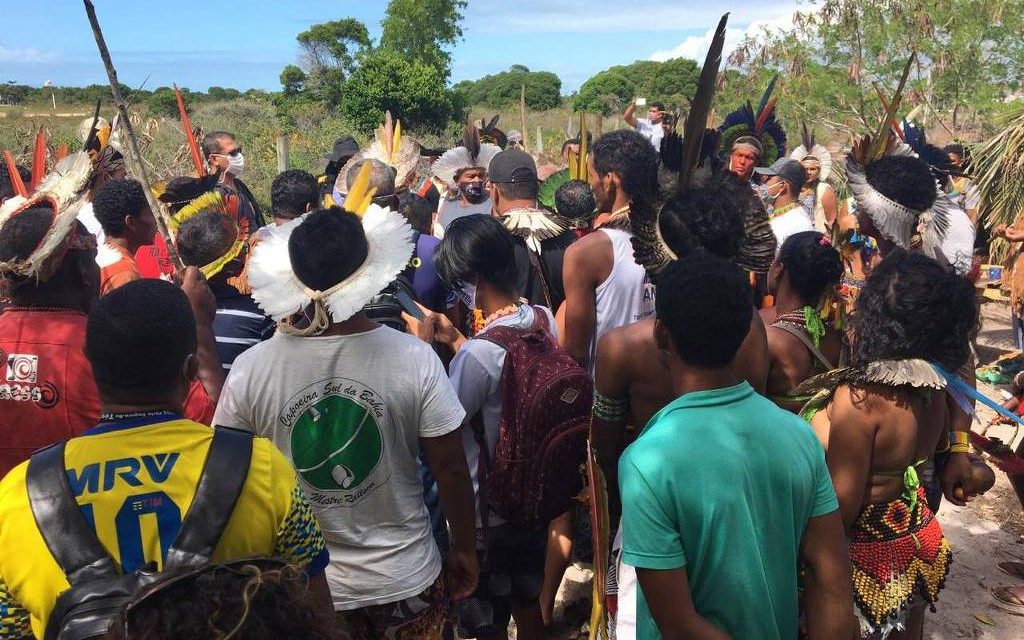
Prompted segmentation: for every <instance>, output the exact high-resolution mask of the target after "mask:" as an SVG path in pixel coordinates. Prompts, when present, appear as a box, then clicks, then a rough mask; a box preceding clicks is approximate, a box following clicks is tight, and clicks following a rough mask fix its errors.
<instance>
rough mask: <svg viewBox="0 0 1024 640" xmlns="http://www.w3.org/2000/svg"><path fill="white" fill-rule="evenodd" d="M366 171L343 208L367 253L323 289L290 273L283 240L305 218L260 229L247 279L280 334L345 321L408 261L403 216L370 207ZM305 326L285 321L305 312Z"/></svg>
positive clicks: (310, 331) (408, 230) (408, 234)
mask: <svg viewBox="0 0 1024 640" xmlns="http://www.w3.org/2000/svg"><path fill="white" fill-rule="evenodd" d="M370 173H371V167H370V165H369V164H364V165H363V166H362V167H361V168H360V170H359V176H358V178H357V179H356V181H355V182H354V183H353V184H352V188H351V189H349V192H348V195H347V197H346V199H345V204H344V209H345V211H348V212H349V213H352V214H355V215H357V216H359V217H360V218H361V219H362V222H363V231H364V232H365V233H366V244H367V253H366V260H365V261H364V262H363V264H362V266H360V267H359V268H358V269H356V270H355V271H354V272H353V273H352V274H351V275H349V276H348V277H347V278H345V279H344V280H342V281H341V282H339V283H337V284H335V285H334V286H332V287H330V288H328V289H326V290H324V291H314V290H312V289H310V288H308V287H307V286H306V285H304V284H303V283H302V282H301V281H300V280H299V279H298V278H297V277H296V275H295V272H294V271H293V269H292V265H291V258H290V256H289V254H288V240H289V238H291V234H292V232H293V231H294V230H295V229H296V228H297V227H298V226H299V225H301V224H302V222H303V221H304V220H305V219H306V217H307V216H308V215H310V214H305V215H303V216H301V217H299V218H296V219H295V220H292V221H290V222H288V223H286V224H283V225H276V226H270V227H264V229H265V231H264V235H263V236H262V239H261V240H260V242H259V243H257V244H256V246H255V248H254V249H253V253H252V255H251V256H250V258H249V271H248V278H249V284H250V286H251V287H252V297H253V299H254V300H255V301H256V303H257V304H258V305H259V306H260V308H261V309H263V311H264V312H266V313H267V315H269V316H270V317H272V318H274V319H275V320H277V321H278V322H280V323H281V324H280V328H281V330H282V331H284V332H285V333H288V334H291V335H299V336H310V335H318V334H321V333H323V332H324V330H326V329H327V327H329V326H330V324H331V321H332V320H333V321H334V322H344V321H345V320H348V319H349V318H351V317H352V316H353V315H355V314H356V313H358V312H359V310H360V309H362V308H363V307H364V306H366V304H367V303H368V302H369V301H370V300H371V299H372V298H373V296H375V295H377V294H378V293H380V292H381V290H383V289H384V288H385V287H386V286H388V284H390V283H391V282H392V281H393V280H394V279H395V277H396V276H397V275H398V274H399V273H400V272H401V271H402V269H404V268H405V267H406V266H407V265H408V263H409V257H410V256H411V255H412V250H413V244H412V235H413V233H412V227H410V226H409V223H408V222H407V221H406V219H405V217H404V216H402V215H400V214H398V213H395V212H394V211H392V210H391V209H387V208H383V207H380V206H378V205H376V204H373V195H374V190H373V189H371V188H369V182H370ZM310 305H312V309H311V310H310V311H311V312H307V320H308V324H307V325H306V326H304V327H296V326H295V325H293V324H291V323H290V322H289V320H290V319H291V318H292V317H293V316H294V315H295V314H297V313H301V312H303V311H306V310H307V309H309V307H310Z"/></svg>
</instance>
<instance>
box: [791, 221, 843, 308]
mask: <svg viewBox="0 0 1024 640" xmlns="http://www.w3.org/2000/svg"><path fill="white" fill-rule="evenodd" d="M824 237H825V236H823V235H822V234H820V233H818V232H817V231H801V232H800V233H795V234H793V235H791V236H789V237H788V238H786V242H785V243H783V245H782V249H780V250H779V257H778V261H779V263H781V264H782V265H783V266H784V267H786V277H787V278H788V279H789V282H790V284H792V285H793V288H794V289H796V293H797V295H799V296H800V299H801V300H802V301H803V302H804V303H806V304H809V305H811V306H817V305H818V302H819V301H820V300H821V296H822V294H824V293H825V292H826V291H827V290H828V289H830V288H833V287H835V286H836V285H838V284H839V280H840V279H841V278H842V277H843V262H842V260H841V259H840V258H839V252H838V251H836V250H835V249H834V248H833V247H832V245H831V244H828V243H825V244H822V239H823V238H824Z"/></svg>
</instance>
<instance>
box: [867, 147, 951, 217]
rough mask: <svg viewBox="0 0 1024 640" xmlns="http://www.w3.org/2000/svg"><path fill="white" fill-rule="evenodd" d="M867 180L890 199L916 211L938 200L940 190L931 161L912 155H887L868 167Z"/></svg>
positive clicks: (929, 206) (926, 208)
mask: <svg viewBox="0 0 1024 640" xmlns="http://www.w3.org/2000/svg"><path fill="white" fill-rule="evenodd" d="M865 173H866V175H867V179H868V182H869V183H870V184H871V186H872V187H874V188H875V190H876V191H878V192H879V193H881V194H882V195H883V196H885V197H886V198H889V199H890V200H895V201H896V202H898V203H900V204H902V205H903V206H904V207H907V208H910V209H913V210H914V211H926V210H928V209H930V208H931V206H932V205H933V204H935V198H936V196H937V194H938V191H937V189H936V187H935V178H934V177H932V172H931V169H929V168H928V164H927V163H925V162H924V161H922V160H919V159H917V158H913V157H910V156H886V157H884V158H880V159H879V160H876V161H874V162H872V163H870V164H868V166H867V168H866V169H865Z"/></svg>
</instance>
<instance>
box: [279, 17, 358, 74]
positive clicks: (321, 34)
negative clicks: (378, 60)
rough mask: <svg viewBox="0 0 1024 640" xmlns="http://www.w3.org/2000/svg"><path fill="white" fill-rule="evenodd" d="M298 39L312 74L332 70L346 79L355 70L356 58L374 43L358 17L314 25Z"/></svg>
mask: <svg viewBox="0 0 1024 640" xmlns="http://www.w3.org/2000/svg"><path fill="white" fill-rule="evenodd" d="M296 39H297V40H298V41H299V44H300V45H301V46H302V49H303V51H304V52H305V54H306V57H307V61H308V63H309V68H310V70H311V71H313V72H316V71H317V70H319V69H323V68H330V69H337V70H339V71H341V72H342V73H343V74H344V75H346V76H347V75H348V74H350V73H351V72H352V70H353V69H354V68H355V62H356V56H357V55H358V54H360V53H362V52H364V51H366V50H367V49H369V48H370V46H371V44H372V43H371V41H370V34H369V33H368V32H367V30H366V25H364V24H363V23H362V22H359V21H358V20H356V19H355V18H345V19H343V20H332V21H330V22H324V23H323V24H314V25H313V26H311V27H310V28H309V29H307V30H306V31H303V32H302V33H300V34H299V35H298V36H297V37H296Z"/></svg>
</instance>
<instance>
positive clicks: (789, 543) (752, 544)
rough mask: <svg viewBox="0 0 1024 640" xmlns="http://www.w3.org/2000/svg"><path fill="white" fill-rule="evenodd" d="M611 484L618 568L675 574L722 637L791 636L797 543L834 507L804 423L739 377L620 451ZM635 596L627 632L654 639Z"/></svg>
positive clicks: (672, 410)
mask: <svg viewBox="0 0 1024 640" xmlns="http://www.w3.org/2000/svg"><path fill="white" fill-rule="evenodd" d="M619 483H620V485H621V491H622V535H623V555H622V559H623V562H625V563H626V564H629V565H631V566H633V567H637V568H638V569H679V568H682V567H686V570H687V574H688V577H689V583H690V591H691V593H692V596H693V604H694V607H695V608H696V609H697V611H698V612H699V613H700V614H701V615H702V616H704V617H705V618H708V619H709V620H711V621H712V622H714V623H715V624H717V625H719V626H720V627H722V628H723V629H724V630H725V631H727V632H728V633H729V635H731V636H732V637H733V638H763V639H770V638H779V639H785V640H790V639H792V638H796V636H797V615H798V614H797V558H798V555H799V549H800V538H801V536H802V535H803V532H804V528H805V527H806V525H807V521H808V519H810V518H814V517H817V516H822V515H825V514H828V513H832V512H833V511H836V510H837V509H838V508H839V503H838V501H837V500H836V494H835V490H834V489H833V488H832V479H831V478H830V477H829V473H828V467H826V466H825V452H824V450H823V449H822V447H821V443H819V442H818V439H817V437H816V436H815V435H814V432H813V431H812V430H811V427H810V425H808V424H807V423H806V422H804V421H803V420H801V419H800V418H798V417H797V416H795V415H793V414H792V413H789V412H787V411H783V410H782V409H779V408H778V407H776V406H775V405H774V404H773V403H772V402H770V401H769V400H767V399H765V398H763V397H762V396H759V395H757V394H756V393H755V392H754V390H753V388H752V387H751V386H750V385H749V384H747V383H746V382H743V383H740V384H738V385H736V386H734V387H727V388H723V389H713V390H710V391H699V392H695V393H688V394H686V395H685V396H682V397H680V398H677V399H676V400H675V401H673V402H672V403H671V404H669V405H668V406H666V407H665V408H664V409H662V410H661V411H659V412H658V413H657V414H656V415H655V416H654V417H653V418H652V419H651V421H650V422H649V423H648V425H647V427H646V428H645V429H644V431H643V433H642V434H641V435H640V437H639V438H638V439H637V440H636V442H634V443H633V444H632V445H631V446H630V447H629V448H628V449H626V451H625V453H624V454H623V455H622V458H621V460H620V461H619ZM636 593H637V602H636V628H637V633H636V637H637V638H638V639H647V638H660V637H661V636H660V634H659V633H658V629H657V626H656V625H655V623H654V620H653V619H652V618H651V614H650V611H649V609H648V608H647V603H646V601H645V600H644V597H643V594H642V590H641V589H637V590H636Z"/></svg>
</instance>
